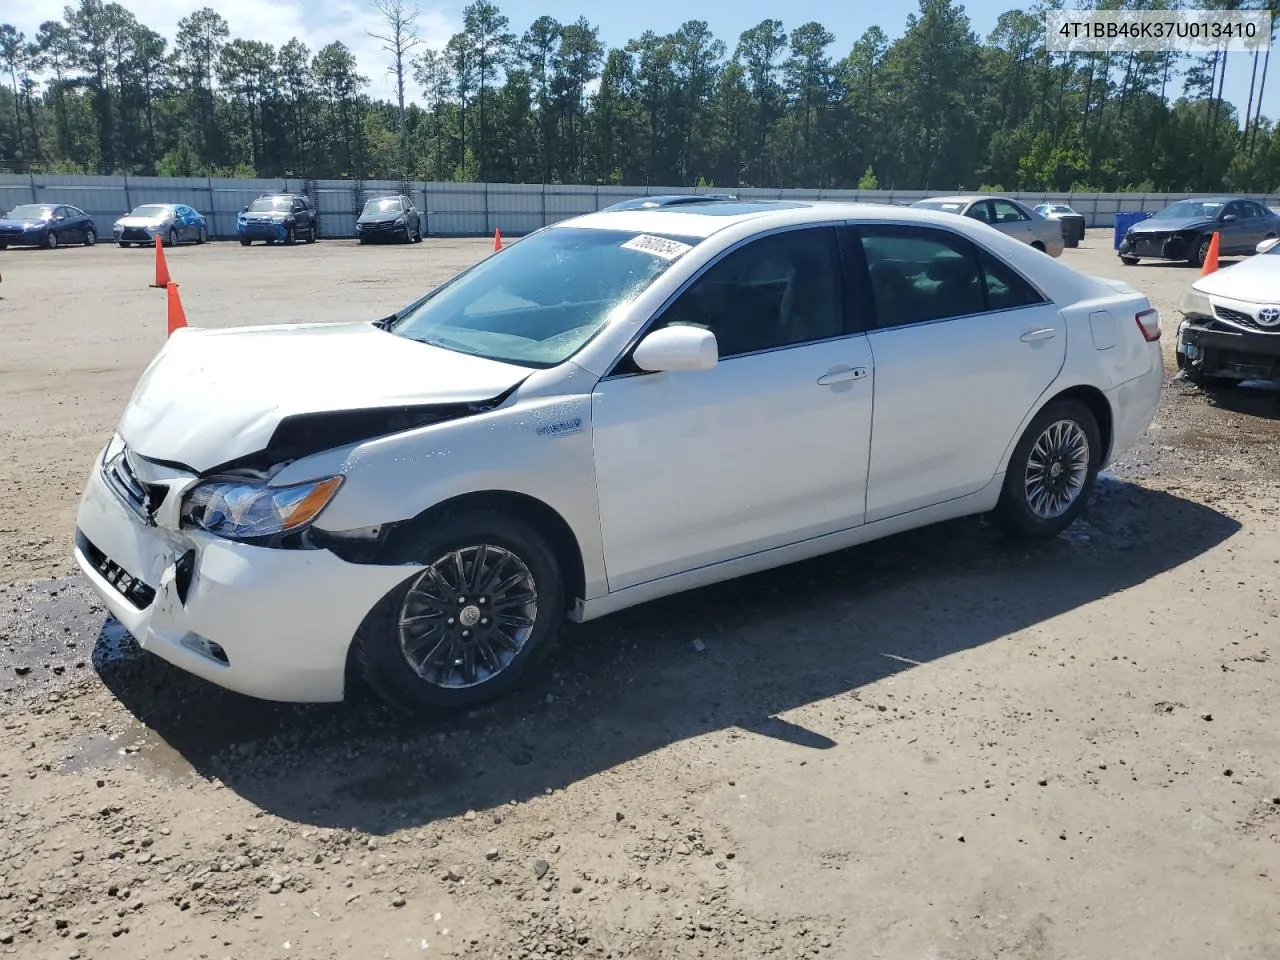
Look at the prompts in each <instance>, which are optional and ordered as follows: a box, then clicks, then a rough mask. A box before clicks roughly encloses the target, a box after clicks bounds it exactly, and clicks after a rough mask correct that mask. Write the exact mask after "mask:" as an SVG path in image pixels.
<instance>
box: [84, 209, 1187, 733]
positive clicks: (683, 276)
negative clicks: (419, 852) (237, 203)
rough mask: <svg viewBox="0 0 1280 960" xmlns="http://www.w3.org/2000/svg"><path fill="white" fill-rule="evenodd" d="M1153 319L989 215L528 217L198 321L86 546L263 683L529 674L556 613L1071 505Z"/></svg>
mask: <svg viewBox="0 0 1280 960" xmlns="http://www.w3.org/2000/svg"><path fill="white" fill-rule="evenodd" d="M1160 335H1161V326H1160V315H1159V313H1158V312H1157V311H1156V310H1154V309H1152V306H1151V303H1150V302H1149V301H1148V300H1147V298H1146V297H1144V296H1143V295H1142V294H1141V293H1138V292H1137V291H1135V290H1134V289H1133V288H1131V287H1130V286H1128V285H1127V284H1125V283H1123V282H1120V281H1113V280H1100V279H1095V278H1091V277H1086V276H1084V275H1082V274H1080V273H1078V272H1076V271H1075V270H1073V269H1072V268H1071V267H1068V266H1066V265H1065V264H1062V263H1060V262H1058V261H1056V260H1053V259H1051V258H1049V257H1046V256H1044V255H1043V254H1041V253H1040V252H1039V251H1037V250H1034V249H1032V248H1031V247H1029V246H1028V245H1026V244H1025V243H1021V242H1019V241H1018V240H1014V239H1011V238H1009V237H1007V236H1005V235H1003V234H1001V233H1000V232H999V231H997V230H994V229H992V228H991V227H989V226H987V225H985V224H982V223H979V222H978V221H975V220H971V219H966V218H963V217H956V216H952V215H949V214H946V213H937V212H930V211H921V210H911V209H901V208H893V207H887V206H875V205H856V204H822V203H797V202H785V201H772V202H747V201H736V200H731V199H730V200H723V199H722V200H708V201H706V202H705V203H700V204H688V205H683V206H680V207H678V208H669V209H663V208H658V209H653V210H632V211H616V212H601V213H596V214H591V215H587V216H584V217H579V218H576V219H572V220H568V221H565V222H562V223H558V224H556V225H554V226H551V227H548V228H545V229H543V230H540V231H538V232H536V233H534V234H531V235H529V236H528V237H525V238H524V239H522V240H521V241H520V242H519V243H516V244H513V245H511V246H509V247H507V248H506V249H504V250H502V251H501V252H498V253H495V254H493V255H492V256H490V257H487V258H486V259H484V260H482V261H481V262H479V263H478V264H476V265H475V266H473V267H471V268H470V269H469V270H466V271H465V272H463V273H461V274H459V275H458V276H456V277H454V278H453V279H452V280H450V281H448V282H447V283H445V284H443V285H441V286H440V287H437V288H436V289H435V290H433V291H432V292H431V293H429V294H427V295H426V296H424V297H423V298H421V299H420V300H418V301H417V302H415V303H413V304H411V305H410V306H408V307H406V308H405V309H403V310H401V311H399V312H398V313H397V314H395V315H394V316H392V317H387V318H385V319H383V320H380V321H377V322H375V323H365V322H359V323H343V324H303V325H297V326H289V325H274V326H260V327H253V328H244V329H231V330H194V329H183V330H179V331H178V332H176V333H175V334H174V335H173V336H172V337H171V338H170V339H169V340H168V342H167V344H166V346H165V347H164V348H163V349H162V350H161V351H160V353H159V354H158V355H157V356H156V358H155V359H154V360H153V361H152V363H151V365H150V366H149V367H148V368H147V370H146V371H145V373H144V374H143V376H142V379H141V381H140V383H139V384H138V387H137V389H136V391H135V392H134V394H133V396H132V398H131V399H130V400H129V403H128V405H127V407H126V409H125V411H124V414H123V416H122V418H121V420H120V422H119V426H118V429H117V432H116V435H115V436H114V437H113V438H112V439H111V440H110V441H109V442H108V443H107V445H106V447H105V448H104V449H103V451H102V453H101V454H100V456H99V457H98V459H97V460H96V462H95V463H94V464H93V468H92V471H91V473H90V476H89V479H88V485H87V489H86V491H85V493H84V497H83V501H82V504H81V506H80V510H79V515H78V518H77V524H76V538H75V542H76V546H75V555H76V559H77V560H78V562H79V565H80V567H81V568H82V569H83V571H84V573H85V574H86V576H87V577H88V578H89V580H90V581H91V583H92V584H93V585H94V587H95V588H96V590H97V592H98V593H99V594H100V595H101V596H102V598H103V599H104V601H105V602H106V604H107V606H108V607H109V608H110V610H111V612H112V613H113V614H114V615H115V616H116V617H117V618H118V619H119V620H120V621H121V623H123V625H124V626H125V627H126V628H127V629H128V630H129V631H130V632H131V633H132V634H133V635H134V636H135V637H136V638H137V639H138V640H139V642H140V643H141V645H142V646H143V647H144V648H146V649H148V650H151V651H153V652H154V653H156V654H158V655H159V656H161V657H163V658H165V659H166V660H169V661H171V662H172V663H174V664H177V665H178V666H179V667H182V668H184V669H186V670H188V671H190V672H191V673H194V674H198V675H199V676H201V677H205V678H207V679H208V680H211V681H213V682H214V683H218V684H221V685H223V686H225V687H228V688H230V689H233V690H237V691H241V692H243V693H246V694H251V695H254V696H258V697H264V698H270V699H276V700H292V701H323V700H338V699H341V698H342V697H343V695H344V690H345V682H346V677H347V668H348V666H349V665H350V666H353V667H354V668H355V669H358V670H359V671H360V672H361V673H362V674H363V676H364V677H365V678H366V679H367V680H368V681H369V682H370V683H371V684H372V686H373V687H374V688H375V689H377V690H378V691H380V692H381V693H382V694H383V695H384V696H386V697H387V698H388V699H390V700H392V701H393V702H395V703H398V704H401V705H404V706H407V707H410V708H417V709H423V710H447V709H453V708H458V707H462V706H464V705H469V704H472V703H475V702H477V701H479V700H481V699H485V698H488V697H491V696H494V695H496V694H498V693H501V692H503V691H505V690H507V689H509V688H510V687H511V686H512V685H513V684H515V683H516V682H517V681H518V680H519V679H520V678H521V677H522V676H523V675H526V674H527V673H528V670H529V668H530V667H532V666H533V665H534V664H535V663H536V661H537V660H538V659H539V658H540V657H541V656H542V655H543V654H544V653H545V652H546V650H547V648H548V646H549V644H550V643H551V641H552V639H553V637H554V635H555V634H556V632H557V628H558V627H559V626H560V624H561V621H562V620H563V619H565V618H566V617H567V618H569V619H571V620H575V621H585V620H591V619H593V618H596V617H600V616H603V615H605V614H608V613H610V612H612V611H616V610H620V609H622V608H624V607H628V606H631V605H633V604H638V603H642V602H644V601H647V600H651V599H653V598H656V597H661V596H664V595H667V594H672V593H676V592H678V591H682V590H688V589H690V588H693V587H699V586H702V585H704V584H708V583H712V582H715V581H720V580H725V579H729V578H732V577H737V576H740V575H743V574H747V573H752V572H755V571H760V570H764V569H767V568H770V567H775V566H778V565H781V564H786V563H790V562H793V561H797V560H801V559H804V558H807V557H813V556H816V555H819V554H824V553H827V552H830V551H834V550H840V549H843V548H845V547H849V546H852V545H854V544H858V543H862V542H865V541H868V540H873V539H876V538H879V537H884V536H889V535H891V534H895V533H899V532H901V531H904V530H908V529H911V528H914V527H920V526H924V525H926V524H931V523H935V522H938V521H942V520H948V519H951V518H954V517H960V516H963V515H968V514H983V513H994V515H995V517H997V518H998V519H999V520H1000V521H1001V522H1002V523H1004V524H1005V525H1006V526H1007V527H1008V528H1009V529H1011V530H1013V531H1015V532H1017V533H1019V534H1023V535H1027V536H1033V537H1049V536H1053V535H1055V534H1057V533H1058V532H1059V531H1061V530H1062V529H1063V528H1065V527H1066V526H1067V525H1068V524H1070V523H1071V522H1072V521H1073V520H1075V518H1076V517H1077V516H1078V515H1079V513H1080V510H1081V508H1082V507H1083V506H1084V504H1085V501H1086V498H1087V497H1088V496H1089V493H1090V490H1091V488H1092V486H1093V483H1094V479H1095V477H1096V475H1097V472H1098V470H1099V469H1100V468H1101V467H1103V466H1104V465H1106V464H1107V463H1108V462H1109V461H1110V460H1111V459H1112V458H1114V457H1115V456H1117V455H1118V454H1119V453H1120V452H1122V451H1123V450H1125V449H1126V448H1127V447H1129V446H1130V445H1131V444H1132V443H1133V442H1134V441H1135V440H1136V439H1137V438H1138V437H1139V436H1140V435H1141V434H1142V433H1143V432H1144V430H1145V429H1146V428H1147V426H1148V424H1149V423H1150V421H1151V419H1152V417H1153V416H1154V414H1155V411H1156V406H1157V403H1158V400H1159V395H1160V387H1161V376H1162V361H1161V352H1160V346H1159V344H1158V343H1157V342H1156V341H1157V340H1158V339H1159V338H1160Z"/></svg>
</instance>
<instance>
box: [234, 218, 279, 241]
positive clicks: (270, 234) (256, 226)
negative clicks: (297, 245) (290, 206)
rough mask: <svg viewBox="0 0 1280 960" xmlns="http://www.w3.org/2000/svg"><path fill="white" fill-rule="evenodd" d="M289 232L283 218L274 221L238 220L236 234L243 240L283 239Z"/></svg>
mask: <svg viewBox="0 0 1280 960" xmlns="http://www.w3.org/2000/svg"><path fill="white" fill-rule="evenodd" d="M288 233H289V231H288V229H287V228H286V226H285V223H284V221H283V220H281V221H279V222H273V223H245V222H243V221H237V222H236V236H237V237H239V238H240V239H241V240H283V239H284V238H285V237H286V236H288Z"/></svg>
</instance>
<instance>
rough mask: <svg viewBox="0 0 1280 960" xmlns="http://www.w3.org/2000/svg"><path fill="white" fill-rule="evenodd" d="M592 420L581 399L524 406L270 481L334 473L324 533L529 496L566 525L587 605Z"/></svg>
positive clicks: (595, 573) (596, 550) (593, 526)
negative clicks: (336, 482) (338, 478)
mask: <svg viewBox="0 0 1280 960" xmlns="http://www.w3.org/2000/svg"><path fill="white" fill-rule="evenodd" d="M590 417H591V402H590V397H589V396H588V395H581V394H579V395H573V396H553V397H539V398H529V399H525V400H521V401H518V402H516V403H512V404H510V405H508V406H504V407H500V408H498V409H496V410H491V411H488V412H484V413H478V414H473V415H470V416H465V417H462V418H459V419H456V420H450V421H446V422H444V423H437V424H432V425H429V426H426V427H420V428H418V429H415V430H407V431H404V432H402V433H397V434H393V435H390V436H385V437H380V438H377V439H373V440H369V441H366V442H363V443H358V444H353V445H351V446H347V447H343V448H339V449H333V450H328V451H325V452H323V453H318V454H315V455H313V456H309V457H305V458H303V459H301V460H298V461H297V462H295V463H293V464H290V465H289V466H288V467H286V468H285V469H284V470H282V471H280V472H279V473H278V474H277V475H276V476H275V478H274V479H273V481H272V482H273V483H275V484H279V485H284V484H289V483H294V482H301V481H304V480H309V479H314V478H316V477H320V476H332V475H334V474H338V473H340V474H342V475H343V477H344V478H345V479H344V481H343V484H342V489H341V490H340V491H339V492H338V495H337V496H336V497H335V498H334V500H333V502H332V503H331V504H329V505H328V506H327V507H326V508H325V509H324V511H323V512H322V513H321V514H320V516H319V517H318V518H317V520H316V523H315V526H316V528H317V529H319V530H322V531H328V532H341V531H345V530H355V529H360V528H363V527H372V526H380V525H385V524H392V523H398V522H402V521H405V520H410V519H412V518H414V517H416V516H418V515H419V514H421V513H423V512H424V511H426V510H429V509H430V508H431V507H434V506H436V505H438V504H440V503H443V502H445V501H446V500H452V499H454V498H455V497H459V496H463V495H466V494H474V493H481V492H489V491H496V492H504V493H515V494H521V495H523V496H526V497H530V498H532V499H534V500H537V501H540V502H541V503H543V504H545V505H546V506H548V507H550V508H551V509H552V510H554V511H555V512H556V513H558V514H559V515H560V516H561V517H563V518H564V520H565V522H566V523H567V524H568V525H569V528H570V529H571V530H572V532H573V535H574V537H575V538H576V540H577V542H578V548H579V550H580V551H581V553H582V560H583V567H584V573H585V575H586V588H587V595H588V596H595V595H597V592H603V590H604V584H605V577H604V550H603V547H602V544H601V538H600V517H599V507H598V502H597V499H596V486H595V461H594V453H593V449H592V442H591V423H590Z"/></svg>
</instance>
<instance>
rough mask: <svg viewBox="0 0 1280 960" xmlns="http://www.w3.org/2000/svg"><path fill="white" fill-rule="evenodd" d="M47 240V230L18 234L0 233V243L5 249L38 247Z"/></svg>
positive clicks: (26, 231) (24, 231)
mask: <svg viewBox="0 0 1280 960" xmlns="http://www.w3.org/2000/svg"><path fill="white" fill-rule="evenodd" d="M48 239H49V231H48V230H23V231H22V232H20V233H0V243H3V244H4V245H5V246H6V247H38V246H41V245H42V244H43V243H44V242H45V241H46V240H48Z"/></svg>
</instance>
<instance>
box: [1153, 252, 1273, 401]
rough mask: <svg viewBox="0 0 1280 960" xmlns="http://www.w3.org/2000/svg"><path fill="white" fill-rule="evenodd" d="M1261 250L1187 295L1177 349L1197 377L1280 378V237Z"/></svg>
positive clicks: (1222, 380)
mask: <svg viewBox="0 0 1280 960" xmlns="http://www.w3.org/2000/svg"><path fill="white" fill-rule="evenodd" d="M1256 250H1257V253H1258V256H1256V257H1251V258H1250V259H1248V260H1245V261H1242V262H1241V263H1236V264H1232V265H1231V266H1229V267H1223V268H1222V269H1220V270H1215V271H1213V273H1210V274H1209V275H1208V276H1205V277H1201V278H1200V279H1199V280H1197V281H1196V282H1195V283H1193V284H1191V288H1190V289H1189V290H1187V292H1186V294H1185V295H1184V296H1183V298H1182V305H1181V308H1180V309H1181V311H1182V315H1183V317H1184V319H1183V321H1182V322H1181V323H1180V324H1179V325H1178V336H1177V339H1176V341H1175V342H1174V349H1175V351H1176V355H1177V360H1178V368H1179V369H1180V370H1182V371H1183V372H1184V373H1185V374H1186V376H1187V379H1188V380H1191V381H1192V382H1194V383H1201V384H1206V385H1211V384H1215V383H1232V382H1239V381H1241V380H1280V240H1277V239H1275V238H1273V239H1271V240H1264V241H1263V242H1262V243H1260V244H1258V246H1257V248H1256Z"/></svg>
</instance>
